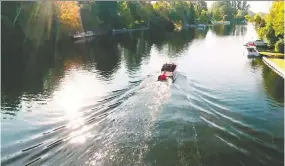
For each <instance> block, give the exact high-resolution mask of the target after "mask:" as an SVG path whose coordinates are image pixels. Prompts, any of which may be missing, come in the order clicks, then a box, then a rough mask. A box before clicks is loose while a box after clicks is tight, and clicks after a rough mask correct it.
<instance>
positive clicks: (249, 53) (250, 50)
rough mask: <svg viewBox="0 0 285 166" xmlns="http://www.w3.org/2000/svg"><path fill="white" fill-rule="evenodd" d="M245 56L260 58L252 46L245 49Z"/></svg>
mask: <svg viewBox="0 0 285 166" xmlns="http://www.w3.org/2000/svg"><path fill="white" fill-rule="evenodd" d="M246 54H247V56H248V57H259V56H260V54H259V52H258V51H257V50H256V47H254V46H249V47H247V48H246Z"/></svg>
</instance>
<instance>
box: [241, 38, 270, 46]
mask: <svg viewBox="0 0 285 166" xmlns="http://www.w3.org/2000/svg"><path fill="white" fill-rule="evenodd" d="M249 44H254V45H255V46H257V47H267V43H266V42H265V41H263V40H260V39H258V40H254V41H249V42H247V43H246V44H245V45H249Z"/></svg>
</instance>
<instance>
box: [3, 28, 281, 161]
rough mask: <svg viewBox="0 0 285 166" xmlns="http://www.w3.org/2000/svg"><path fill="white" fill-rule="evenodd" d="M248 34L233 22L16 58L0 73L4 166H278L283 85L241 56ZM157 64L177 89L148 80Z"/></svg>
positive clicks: (126, 36) (154, 76) (129, 36)
mask: <svg viewBox="0 0 285 166" xmlns="http://www.w3.org/2000/svg"><path fill="white" fill-rule="evenodd" d="M256 37H257V35H256V32H255V31H254V28H253V26H252V25H232V26H217V27H212V28H209V29H206V30H198V29H196V30H195V29H188V30H183V31H181V32H174V33H163V32H153V31H141V32H132V33H126V34H118V35H116V36H114V37H104V36H103V37H98V38H96V39H94V40H92V41H90V42H88V43H77V44H67V46H61V47H52V48H49V49H45V50H44V51H41V52H40V51H39V52H38V53H37V54H35V53H27V52H25V53H24V52H23V53H22V54H23V56H26V54H28V55H29V57H30V59H28V60H27V59H25V60H23V59H22V60H21V59H20V60H16V59H14V60H11V59H10V62H11V63H8V64H7V63H6V64H4V65H5V66H6V68H2V91H1V101H2V104H1V124H2V126H1V134H2V135H1V156H2V158H1V164H2V165H96V166H98V165H124V166H126V165H161V166H168V165H171V166H173V165H191V166H202V165H203V166H229V165H231V166H235V165H241V166H243V165H249V166H255V165H256V166H260V165H268V166H279V165H280V166H281V165H284V111H283V110H284V80H283V79H282V78H281V77H279V76H278V75H277V74H275V73H274V72H273V71H272V70H271V69H269V68H268V67H267V66H265V65H264V64H263V62H262V61H261V60H260V59H248V57H247V56H245V55H244V54H243V52H244V47H243V46H242V45H243V44H244V43H245V42H247V41H248V40H251V39H253V38H256ZM19 54H21V52H20V53H19ZM24 54H25V55H24ZM3 56H7V57H8V56H10V55H9V52H3V53H2V57H3ZM21 56H22V55H21ZM165 62H175V63H177V65H178V71H179V73H178V77H177V79H176V81H175V82H174V83H171V82H158V81H156V79H157V76H158V74H159V71H160V69H161V66H162V64H163V63H165ZM2 63H3V61H2Z"/></svg>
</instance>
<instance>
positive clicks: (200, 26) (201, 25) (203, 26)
mask: <svg viewBox="0 0 285 166" xmlns="http://www.w3.org/2000/svg"><path fill="white" fill-rule="evenodd" d="M197 27H199V28H207V25H205V24H198V25H197Z"/></svg>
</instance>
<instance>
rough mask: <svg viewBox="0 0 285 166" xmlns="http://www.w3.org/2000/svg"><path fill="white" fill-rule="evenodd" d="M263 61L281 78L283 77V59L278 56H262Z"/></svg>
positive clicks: (284, 64)
mask: <svg viewBox="0 0 285 166" xmlns="http://www.w3.org/2000/svg"><path fill="white" fill-rule="evenodd" d="M262 59H263V62H264V63H265V64H266V65H267V66H268V67H269V68H271V69H272V70H273V71H274V72H276V73H277V74H278V75H280V76H281V77H282V78H284V77H285V74H284V73H285V60H284V59H279V58H266V57H263V58H262Z"/></svg>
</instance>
